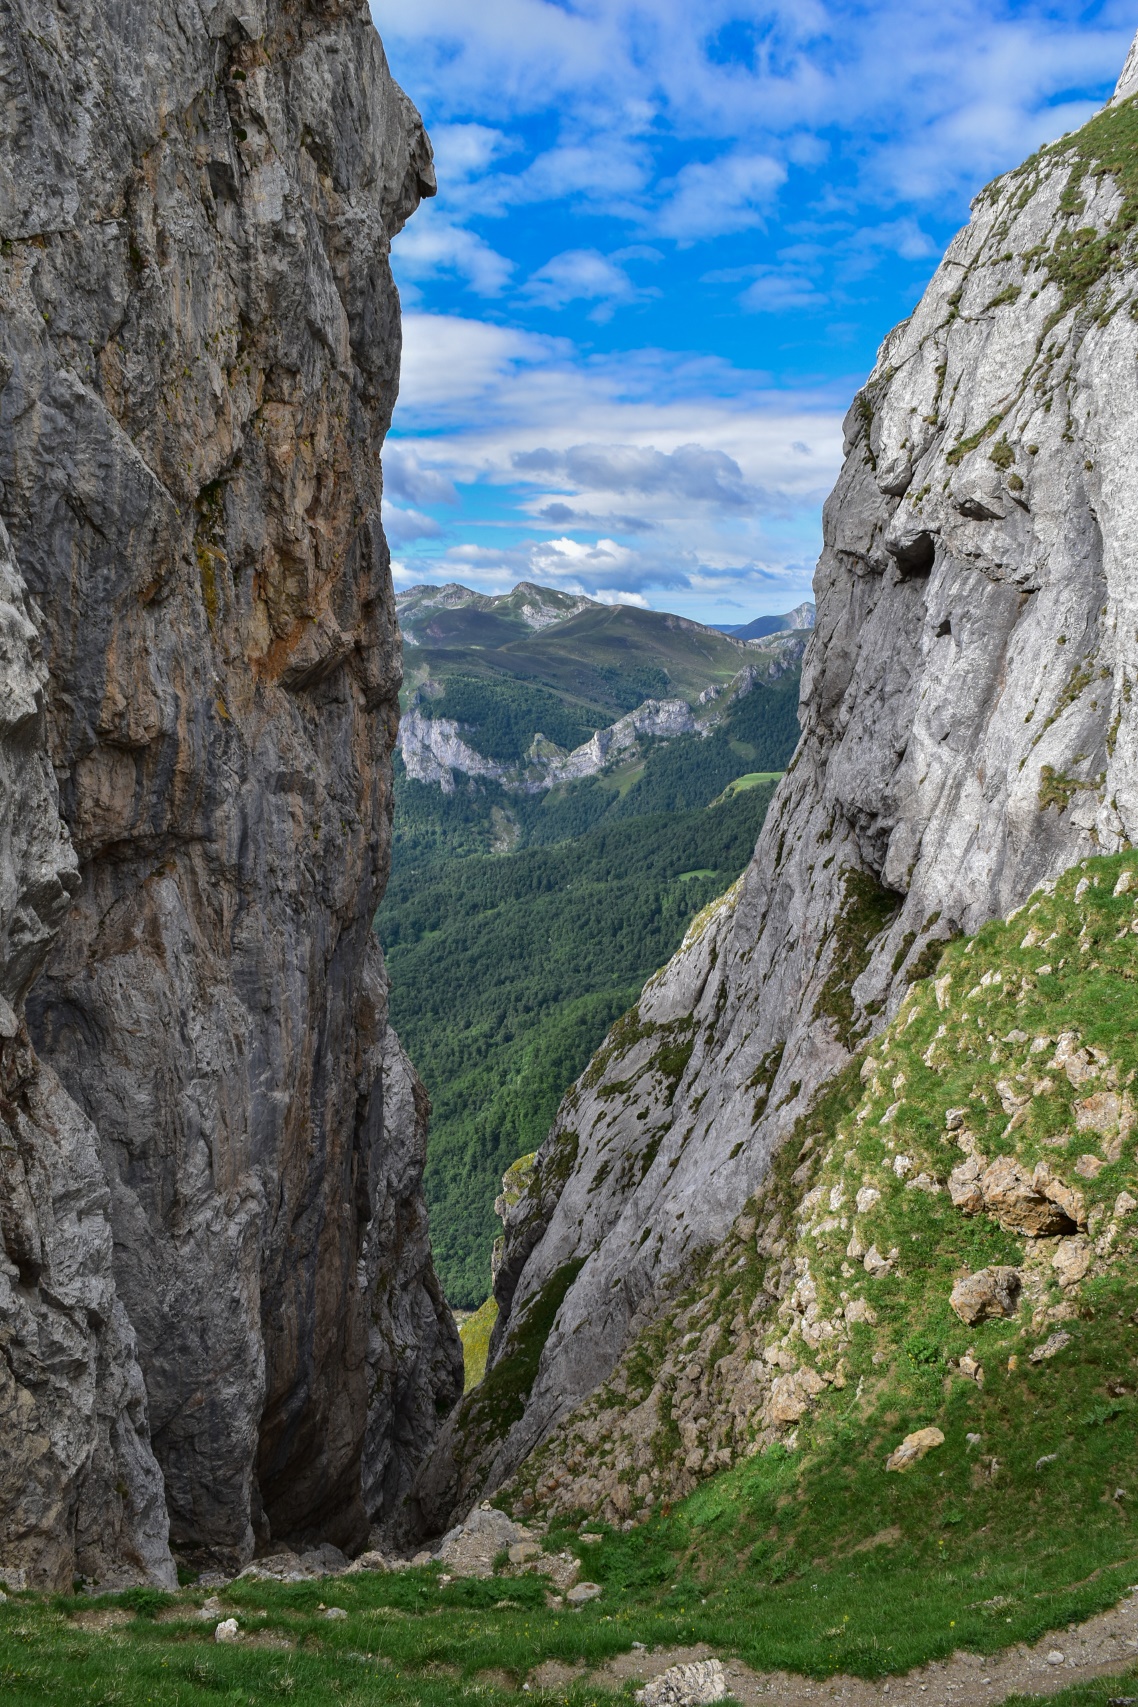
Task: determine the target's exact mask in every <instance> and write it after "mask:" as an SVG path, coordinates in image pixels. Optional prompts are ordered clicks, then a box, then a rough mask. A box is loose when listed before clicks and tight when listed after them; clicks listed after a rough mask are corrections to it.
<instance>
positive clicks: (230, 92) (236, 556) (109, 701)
mask: <svg viewBox="0 0 1138 1707" xmlns="http://www.w3.org/2000/svg"><path fill="white" fill-rule="evenodd" d="M4 53H5V78H6V85H5V86H6V90H7V111H8V116H9V120H10V123H9V126H8V128H7V129H6V130H5V134H4V137H3V140H2V142H0V209H2V214H3V217H2V221H0V223H2V227H3V231H4V238H5V241H4V246H3V248H4V253H3V256H2V257H0V308H2V313H0V379H2V382H3V386H4V391H3V409H2V410H0V478H2V482H3V505H2V510H3V515H4V519H5V521H6V523H7V526H8V529H9V532H10V534H11V538H12V543H13V547H14V550H15V554H16V559H17V561H18V563H19V566H20V570H21V572H22V574H23V576H24V579H25V580H26V582H27V584H28V586H29V588H30V589H31V592H32V595H33V597H34V598H35V599H36V601H37V603H38V605H39V607H40V609H41V610H42V612H43V615H44V647H45V652H46V654H47V656H48V658H49V660H50V680H49V683H48V688H47V714H48V724H49V731H50V743H51V754H52V759H53V761H54V763H55V765H56V768H57V771H58V774H59V777H60V790H61V797H62V808H63V816H64V819H65V821H66V823H67V825H68V827H69V830H70V833H71V836H72V840H73V843H74V846H75V849H76V852H77V855H78V860H79V884H78V889H77V893H76V897H75V900H74V903H73V905H72V907H71V909H70V912H69V913H68V915H67V917H66V919H65V920H64V921H63V926H62V930H61V933H60V936H59V939H58V941H57V943H56V945H55V947H54V949H53V951H52V953H51V957H50V961H49V964H48V967H47V970H46V972H45V974H44V975H43V976H42V977H41V978H40V979H39V980H38V981H37V983H36V984H35V986H34V988H33V989H32V991H31V994H30V997H29V1001H28V1019H29V1025H30V1028H31V1031H32V1034H33V1036H34V1039H35V1042H36V1047H37V1049H38V1050H39V1052H40V1055H41V1057H42V1058H43V1059H45V1060H47V1061H48V1062H50V1064H51V1065H52V1066H53V1067H54V1068H55V1070H56V1071H57V1072H58V1074H59V1077H60V1079H61V1080H62V1081H63V1083H64V1084H65V1086H66V1088H67V1090H68V1092H69V1093H70V1095H71V1096H72V1097H73V1098H74V1100H75V1101H76V1103H77V1104H78V1105H79V1106H80V1108H81V1109H82V1110H83V1111H84V1113H85V1114H86V1116H87V1117H88V1118H89V1119H90V1120H91V1122H92V1123H93V1124H94V1127H95V1128H96V1130H97V1132H98V1137H99V1145H100V1152H101V1155H102V1160H103V1165H104V1167H105V1169H106V1173H107V1176H108V1178H109V1182H110V1194H111V1206H110V1214H111V1220H112V1223H113V1228H114V1244H115V1270H116V1285H117V1289H118V1295H119V1297H120V1299H121V1300H122V1301H123V1303H124V1304H125V1306H126V1308H127V1311H128V1313H129V1315H130V1318H131V1321H132V1323H133V1326H134V1330H135V1332H136V1334H137V1337H138V1346H139V1357H140V1362H141V1365H142V1368H143V1371H144V1373H145V1377H146V1383H147V1390H148V1393H149V1409H150V1424H151V1429H152V1432H153V1442H154V1449H155V1453H156V1455H157V1458H158V1460H159V1463H160V1464H161V1467H162V1471H163V1474H164V1477H165V1484H166V1494H167V1499H168V1502H169V1508H170V1515H171V1522H172V1533H173V1538H174V1542H175V1545H176V1546H177V1547H178V1548H180V1549H182V1550H184V1551H185V1552H186V1553H187V1554H192V1555H193V1556H194V1557H195V1558H196V1559H197V1560H198V1561H199V1562H201V1563H211V1562H212V1563H214V1564H216V1565H219V1566H223V1567H225V1568H232V1567H234V1566H237V1565H240V1564H241V1563H243V1562H244V1560H245V1559H247V1558H248V1557H249V1555H250V1554H251V1552H252V1550H253V1546H254V1540H255V1536H256V1535H258V1534H259V1535H260V1538H261V1540H262V1542H264V1541H266V1540H268V1539H269V1538H270V1534H272V1535H276V1536H277V1537H289V1536H291V1537H294V1538H296V1539H298V1540H302V1539H317V1540H319V1539H328V1540H330V1541H333V1542H336V1543H338V1544H341V1545H343V1546H349V1545H352V1544H353V1543H355V1542H359V1541H362V1540H363V1539H364V1538H365V1537H366V1535H367V1531H368V1518H369V1515H371V1514H369V1513H368V1512H367V1511H366V1510H365V1507H364V1502H363V1496H362V1491H361V1475H360V1462H361V1451H362V1449H363V1445H364V1440H365V1435H366V1433H367V1430H368V1414H369V1406H370V1407H371V1409H372V1412H373V1420H374V1421H375V1422H376V1426H377V1428H378V1430H379V1432H382V1428H383V1426H386V1425H385V1424H384V1422H383V1419H384V1418H386V1419H387V1420H388V1423H390V1424H391V1426H392V1427H393V1428H395V1433H394V1434H393V1435H392V1436H391V1437H390V1439H389V1441H388V1442H387V1445H388V1446H389V1447H390V1452H391V1454H393V1455H394V1457H395V1458H396V1459H398V1460H401V1462H402V1470H400V1469H399V1467H398V1465H393V1464H391V1463H390V1462H387V1463H386V1464H385V1465H384V1467H382V1470H381V1468H380V1459H381V1458H383V1456H384V1450H383V1445H382V1443H380V1444H378V1445H375V1447H374V1451H373V1452H372V1457H373V1460H374V1466H375V1473H374V1475H373V1476H372V1477H371V1478H370V1481H371V1485H372V1486H374V1487H375V1488H379V1489H386V1488H388V1487H394V1488H395V1489H396V1490H398V1488H399V1486H400V1485H401V1483H402V1480H403V1479H404V1474H405V1473H409V1470H410V1468H411V1467H412V1465H413V1464H414V1462H415V1460H416V1459H417V1456H418V1455H419V1453H421V1451H422V1449H423V1447H424V1445H425V1444H426V1442H427V1440H428V1439H429V1436H430V1432H431V1429H432V1428H433V1427H434V1426H435V1418H436V1402H437V1403H438V1404H439V1405H441V1406H445V1404H446V1403H447V1402H448V1399H449V1398H450V1397H451V1396H452V1395H453V1392H454V1390H455V1386H456V1377H457V1367H456V1366H457V1353H458V1347H457V1340H456V1338H455V1336H454V1330H453V1325H452V1324H451V1322H450V1318H449V1314H448V1313H447V1312H446V1311H445V1309H444V1307H443V1305H442V1301H441V1298H440V1297H439V1295H438V1289H437V1287H435V1288H433V1290H432V1277H431V1274H430V1259H429V1250H428V1247H427V1244H426V1220H425V1214H424V1212H423V1204H422V1196H421V1189H420V1173H421V1163H422V1156H421V1143H420V1138H419V1133H418V1129H417V1124H416V1121H415V1120H414V1119H408V1120H406V1121H402V1122H399V1121H394V1120H392V1119H390V1118H389V1113H390V1110H389V1109H388V1108H387V1107H386V1106H385V1100H384V1063H385V1059H390V1056H391V1052H390V1049H389V1047H388V1041H387V1012H386V987H385V980H384V975H383V968H382V961H381V957H380V954H379V949H378V945H377V944H376V942H375V940H374V937H373V934H372V919H373V917H374V913H375V909H376V906H377V903H378V901H379V898H380V895H381V893H382V889H383V884H384V880H385V877H386V873H387V867H388V856H389V822H390V784H391V767H390V752H391V747H392V742H393V740H394V736H395V729H396V722H397V716H398V709H397V693H398V688H399V682H400V674H401V664H400V650H399V639H398V633H397V629H396V623H395V608H394V596H393V592H392V586H391V579H390V572H389V563H388V554H387V548H386V544H385V541H384V537H383V533H382V530H381V527H380V497H381V469H380V451H381V446H382V442H383V436H384V433H385V431H386V428H387V424H388V422H389V420H390V415H391V409H392V406H393V404H394V400H395V394H396V386H397V381H398V371H399V349H400V328H399V306H398V298H397V295H396V292H395V288H394V284H393V282H392V279H391V274H390V270H389V265H388V252H389V247H390V240H391V238H392V236H393V235H394V234H395V233H396V232H397V231H398V230H399V229H400V227H401V226H402V224H403V223H404V221H405V220H406V219H407V218H408V217H409V215H410V214H411V213H412V212H413V210H414V208H415V207H416V205H417V203H418V200H419V198H420V195H422V194H424V193H430V192H431V190H432V188H433V175H432V168H431V157H430V149H429V145H428V143H427V140H426V138H425V136H424V133H423V129H422V126H421V123H420V121H419V118H418V115H417V114H416V113H415V111H414V109H413V108H412V106H411V104H410V103H409V101H408V100H407V99H406V97H405V96H404V95H403V93H402V91H401V90H400V89H399V88H398V87H397V86H396V85H395V83H394V82H393V81H392V79H391V76H390V74H389V71H388V68H387V65H386V62H385V59H384V55H383V50H382V47H381V45H380V41H379V38H378V36H377V35H376V33H375V30H374V27H373V25H372V23H371V20H370V16H369V13H368V10H367V7H366V6H365V5H364V4H363V0H336V3H334V4H316V3H315V0H301V3H293V0H249V3H247V4H246V3H238V0H219V3H217V4H211V5H209V6H208V7H204V8H203V7H200V6H198V5H197V4H196V3H190V0H167V3H165V4H162V5H158V4H155V3H154V0H138V3H136V4H132V5H124V4H119V3H116V0H77V3H76V4H74V5H69V6H67V7H52V6H44V5H32V6H31V7H30V8H29V7H25V8H22V9H19V10H18V11H15V12H12V13H11V15H10V16H9V17H8V19H7V22H6V34H5V48H4ZM396 1100H397V1099H396ZM389 1187H390V1189H389ZM381 1229H382V1239H381V1237H380V1230H381ZM365 1243H366V1244H367V1252H366V1256H365V1252H364V1250H363V1246H364V1244H365ZM381 1293H382V1294H383V1297H382V1298H381V1297H380V1294H381ZM407 1293H413V1294H415V1296H414V1298H412V1299H408V1298H407V1296H405V1295H406V1294H407ZM393 1321H398V1322H407V1323H411V1324H413V1323H416V1322H425V1323H426V1324H427V1327H426V1331H427V1333H428V1337H430V1338H432V1341H433V1348H432V1347H428V1348H427V1350H426V1352H425V1353H424V1352H423V1349H422V1344H421V1341H420V1340H419V1338H418V1337H416V1339H415V1340H414V1341H413V1342H412V1343H411V1344H410V1345H396V1346H395V1347H393V1348H391V1349H392V1352H393V1355H392V1358H391V1359H385V1358H384V1357H383V1356H373V1355H371V1353H370V1351H369V1335H370V1334H372V1333H373V1332H376V1333H381V1334H382V1333H384V1332H386V1331H387V1328H386V1326H385V1324H390V1323H391V1322H393ZM431 1324H433V1326H432V1325H431ZM416 1334H417V1330H416ZM436 1352H438V1353H439V1354H438V1355H436ZM416 1384H417V1385H418V1391H417V1392H416V1393H414V1394H412V1393H410V1392H408V1390H407V1387H408V1385H410V1386H412V1387H413V1386H415V1385H416ZM399 1417H404V1418H406V1419H407V1421H406V1426H404V1427H403V1428H402V1429H400V1428H398V1427H396V1425H395V1423H394V1422H393V1421H392V1419H398V1418H399Z"/></svg>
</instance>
